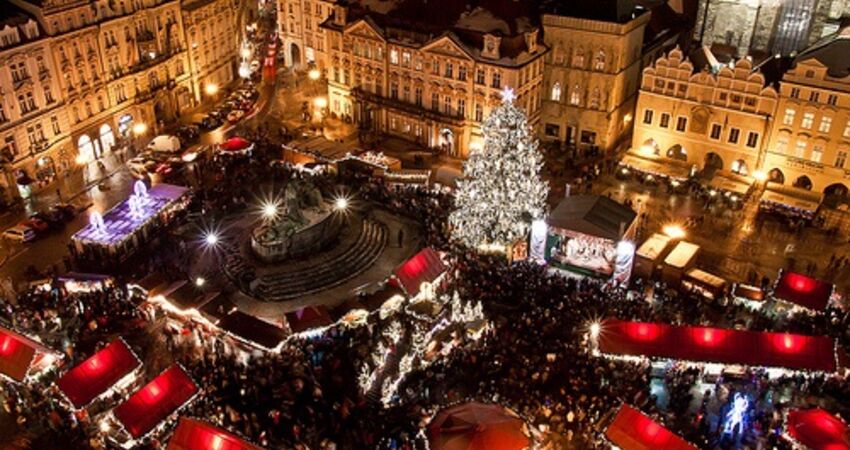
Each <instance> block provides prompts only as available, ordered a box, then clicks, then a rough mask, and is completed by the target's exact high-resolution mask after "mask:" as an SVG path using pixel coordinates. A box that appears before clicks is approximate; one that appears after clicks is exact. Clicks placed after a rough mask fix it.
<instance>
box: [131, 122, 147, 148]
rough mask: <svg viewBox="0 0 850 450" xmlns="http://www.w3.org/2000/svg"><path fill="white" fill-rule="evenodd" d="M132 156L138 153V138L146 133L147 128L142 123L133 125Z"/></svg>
mask: <svg viewBox="0 0 850 450" xmlns="http://www.w3.org/2000/svg"><path fill="white" fill-rule="evenodd" d="M132 131H133V155H135V154H136V153H137V152H138V151H139V148H138V147H139V138H141V137H142V136H143V135H144V134H145V133H147V132H148V126H147V124H145V123H144V122H139V123H137V124H134V125H133V130H132Z"/></svg>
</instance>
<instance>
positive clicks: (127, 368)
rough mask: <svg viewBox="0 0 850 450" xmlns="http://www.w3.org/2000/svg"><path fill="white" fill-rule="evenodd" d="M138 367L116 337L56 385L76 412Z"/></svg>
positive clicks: (134, 357)
mask: <svg viewBox="0 0 850 450" xmlns="http://www.w3.org/2000/svg"><path fill="white" fill-rule="evenodd" d="M141 365H142V363H141V361H139V359H138V358H137V357H136V355H135V354H133V351H132V350H130V348H129V347H127V344H126V343H125V342H124V340H122V339H120V338H119V339H116V340H114V341H112V342H111V343H110V344H109V345H107V346H106V347H104V348H103V349H102V350H100V351H99V352H97V353H95V354H94V355H92V356H90V357H89V358H88V359H87V360H85V361H83V362H82V363H80V364H79V365H77V367H74V368H73V369H71V370H69V371H68V372H66V373H65V375H62V377H61V378H59V380H58V381H57V382H56V385H57V386H59V389H60V390H61V391H62V392H63V393H64V394H65V396H66V397H68V400H70V401H71V403H73V404H74V407H75V408H78V409H79V408H82V407H84V406H86V405H88V404H89V403H91V402H92V401H93V400H94V399H96V398H97V397H99V396H100V395H102V394H103V393H104V392H106V391H107V390H108V389H109V388H111V387H112V386H113V385H115V383H117V382H118V381H120V380H121V379H122V378H124V377H125V376H127V375H128V374H129V373H131V372H132V371H134V370H136V369H137V368H138V367H139V366H141Z"/></svg>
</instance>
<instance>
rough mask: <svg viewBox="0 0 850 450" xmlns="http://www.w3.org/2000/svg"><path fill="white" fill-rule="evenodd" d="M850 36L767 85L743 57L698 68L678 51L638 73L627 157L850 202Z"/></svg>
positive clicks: (832, 39)
mask: <svg viewBox="0 0 850 450" xmlns="http://www.w3.org/2000/svg"><path fill="white" fill-rule="evenodd" d="M848 54H850V29H845V30H844V31H842V32H840V33H835V34H833V35H831V36H829V37H827V38H824V39H823V40H821V41H819V42H817V43H815V44H814V45H813V46H810V47H809V48H808V49H806V50H804V51H803V52H801V53H800V54H799V55H798V56H797V57H796V58H795V60H794V63H793V66H792V68H791V69H789V70H788V71H787V72H785V74H784V75H783V76H782V79H781V80H780V81H779V88H778V89H775V88H774V87H773V86H771V85H766V83H765V78H764V76H763V74H762V73H760V72H759V71H758V69H757V68H754V67H753V65H752V63H751V62H750V61H749V60H748V59H741V60H738V61H737V62H736V63H735V64H734V67H731V68H730V67H727V66H723V67H722V68H721V69H720V70H719V71H718V72H717V73H710V72H708V71H707V70H696V71H695V70H694V69H695V68H694V66H693V64H692V63H691V62H690V61H689V60H688V59H687V58H685V57H684V56H683V54H682V52H681V51H680V50H678V49H676V50H674V51H672V52H670V53H669V54H668V55H666V56H664V57H661V58H659V59H658V60H657V61H656V62H655V64H654V66H653V67H649V68H646V69H645V70H644V72H643V81H642V84H641V90H640V95H639V99H638V104H637V110H636V119H635V127H634V136H633V142H632V147H633V150H632V151H633V152H637V153H638V154H639V155H643V156H647V157H650V158H655V159H660V160H661V161H665V160H666V161H668V162H670V163H671V164H675V162H674V161H679V162H684V163H685V164H687V165H689V166H691V167H693V168H694V169H696V170H706V169H711V170H715V171H716V170H719V171H721V172H732V173H736V174H738V175H743V176H753V177H754V178H756V179H764V180H766V181H770V182H773V183H777V184H780V185H785V186H793V187H795V188H800V189H804V190H809V191H813V192H816V193H818V194H824V195H825V196H827V197H829V196H837V197H841V198H845V199H846V198H848V193H850V165H848V161H847V160H848V155H850V70H848V68H847V63H846V61H847V59H846V55H848Z"/></svg>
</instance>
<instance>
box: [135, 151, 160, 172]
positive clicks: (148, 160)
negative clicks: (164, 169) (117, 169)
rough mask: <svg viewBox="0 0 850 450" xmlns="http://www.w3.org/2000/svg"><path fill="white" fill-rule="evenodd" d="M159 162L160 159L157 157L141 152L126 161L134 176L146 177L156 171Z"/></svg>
mask: <svg viewBox="0 0 850 450" xmlns="http://www.w3.org/2000/svg"><path fill="white" fill-rule="evenodd" d="M159 164H160V160H159V159H158V158H154V157H153V156H151V155H150V154H148V153H143V154H141V155H139V156H136V157H135V158H132V159H130V160H129V161H127V168H128V169H129V170H130V174H131V175H133V176H134V177H136V178H147V177H148V176H149V175H150V174H151V173H153V172H154V171H156V168H157V166H159Z"/></svg>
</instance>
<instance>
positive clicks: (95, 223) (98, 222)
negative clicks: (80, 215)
mask: <svg viewBox="0 0 850 450" xmlns="http://www.w3.org/2000/svg"><path fill="white" fill-rule="evenodd" d="M89 225H91V226H92V227H93V228H94V229H95V230H97V231H100V232H103V231H106V224H104V223H103V216H102V215H101V214H100V213H99V212H93V213H92V215H91V216H89Z"/></svg>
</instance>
